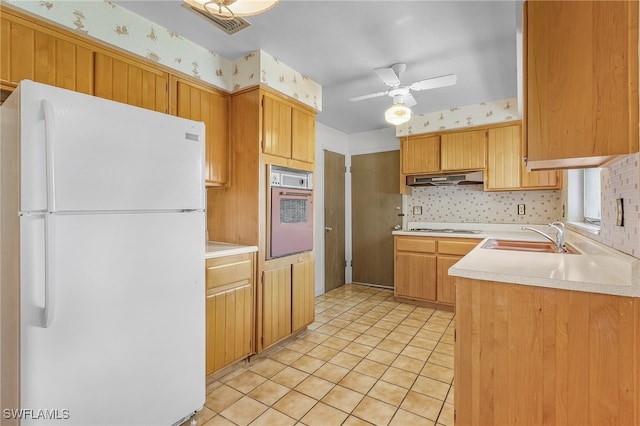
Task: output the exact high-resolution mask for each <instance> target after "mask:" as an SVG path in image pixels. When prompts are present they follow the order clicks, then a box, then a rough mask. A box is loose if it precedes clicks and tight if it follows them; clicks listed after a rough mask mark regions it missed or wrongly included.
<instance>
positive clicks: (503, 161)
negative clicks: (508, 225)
mask: <svg viewBox="0 0 640 426" xmlns="http://www.w3.org/2000/svg"><path fill="white" fill-rule="evenodd" d="M522 146H523V141H522V128H521V126H520V124H513V125H510V126H504V127H496V128H491V129H489V130H488V137H487V170H486V172H485V190H487V191H504V190H513V191H517V190H523V189H560V188H562V177H561V173H560V172H558V171H555V170H548V171H534V172H528V171H527V169H526V167H525V165H524V161H523V155H522V149H523V148H522Z"/></svg>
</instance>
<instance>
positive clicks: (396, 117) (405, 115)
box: [384, 104, 412, 126]
mask: <svg viewBox="0 0 640 426" xmlns="http://www.w3.org/2000/svg"><path fill="white" fill-rule="evenodd" d="M411 114H412V112H411V108H409V107H407V106H405V105H402V104H393V105H391V107H390V108H389V109H387V110H386V111H385V112H384V118H385V120H387V123H390V124H393V125H395V126H399V125H400V124H404V123H406V122H407V121H409V120H411Z"/></svg>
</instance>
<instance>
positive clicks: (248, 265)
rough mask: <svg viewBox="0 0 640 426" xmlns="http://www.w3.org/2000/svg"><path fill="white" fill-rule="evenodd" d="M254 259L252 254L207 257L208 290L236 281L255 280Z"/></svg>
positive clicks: (238, 282)
mask: <svg viewBox="0 0 640 426" xmlns="http://www.w3.org/2000/svg"><path fill="white" fill-rule="evenodd" d="M252 259H253V257H252V255H251V254H238V255H235V256H227V257H219V258H215V259H207V262H206V267H207V290H210V289H214V288H219V287H222V286H226V285H229V284H234V283H237V284H246V283H247V282H249V283H251V282H253V273H254V271H253V261H252Z"/></svg>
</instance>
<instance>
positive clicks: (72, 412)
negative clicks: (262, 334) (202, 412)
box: [0, 80, 206, 426]
mask: <svg viewBox="0 0 640 426" xmlns="http://www.w3.org/2000/svg"><path fill="white" fill-rule="evenodd" d="M0 123H1V136H2V138H1V140H0V141H1V150H0V167H1V169H0V172H1V173H0V194H1V196H2V201H1V204H0V207H1V209H0V240H2V243H1V251H0V254H1V258H0V273H1V278H2V283H1V284H2V286H1V288H0V291H1V292H0V300H1V303H2V306H1V307H0V309H1V310H0V312H1V313H2V328H1V330H0V331H1V333H2V334H1V336H2V339H1V343H0V345H1V346H0V349H1V351H2V388H1V393H0V396H1V399H2V414H1V415H2V418H3V419H2V420H3V422H4V421H7V422H10V421H12V420H15V419H19V420H20V423H21V424H22V425H32V424H37V425H45V424H46V425H51V424H56V425H57V424H60V425H84V426H87V425H171V424H175V423H179V422H181V421H183V420H184V419H187V418H188V417H189V416H190V415H191V414H193V412H194V411H196V410H199V409H200V408H201V407H202V406H203V404H204V400H205V336H204V327H205V318H204V309H205V294H204V292H205V284H204V278H205V277H204V273H205V272H204V271H205V268H204V250H205V239H206V238H205V220H206V219H205V212H204V210H205V188H204V125H203V124H202V123H198V122H194V121H190V120H185V119H182V118H178V117H173V116H169V115H165V114H161V113H157V112H153V111H149V110H145V109H142V108H136V107H132V106H128V105H124V104H121V103H117V102H112V101H108V100H104V99H100V98H97V97H93V96H88V95H83V94H79V93H76V92H72V91H68V90H63V89H59V88H55V87H51V86H47V85H43V84H38V83H34V82H31V81H26V80H25V81H22V82H21V83H20V85H19V87H18V88H17V89H16V90H15V92H14V93H12V94H11V95H10V96H9V98H8V99H7V100H6V101H5V103H4V104H3V105H2V107H0Z"/></svg>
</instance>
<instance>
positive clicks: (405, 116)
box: [349, 63, 458, 125]
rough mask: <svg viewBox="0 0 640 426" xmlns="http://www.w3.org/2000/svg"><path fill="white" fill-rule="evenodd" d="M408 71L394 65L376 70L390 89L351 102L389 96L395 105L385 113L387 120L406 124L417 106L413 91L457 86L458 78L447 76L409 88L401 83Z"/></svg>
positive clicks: (412, 84) (417, 83)
mask: <svg viewBox="0 0 640 426" xmlns="http://www.w3.org/2000/svg"><path fill="white" fill-rule="evenodd" d="M406 69H407V64H403V63H399V64H393V65H391V66H390V67H389V68H376V69H375V70H374V71H375V72H376V73H377V74H378V77H380V80H382V82H383V83H384V84H386V85H387V86H389V89H388V90H386V91H384V92H378V93H372V94H370V95H363V96H356V97H355V98H350V99H349V100H350V101H362V100H365V99H370V98H376V97H378V96H384V95H389V96H391V97H392V98H393V105H391V108H389V109H387V110H386V111H385V113H384V117H385V119H386V120H387V121H388V122H389V123H391V124H395V125H399V124H402V123H406V122H407V121H409V120H410V119H411V107H412V106H414V105H416V104H417V102H416V99H415V98H414V97H413V95H412V94H411V91H412V90H413V91H416V92H418V91H421V90H428V89H436V88H438V87H446V86H452V85H454V84H456V81H457V80H458V78H457V77H456V75H455V74H447V75H443V76H440V77H433V78H427V79H425V80H420V81H416V82H414V83H411V84H410V85H408V86H403V85H402V83H401V82H400V76H401V75H402V73H403V72H404V71H405V70H406Z"/></svg>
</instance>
